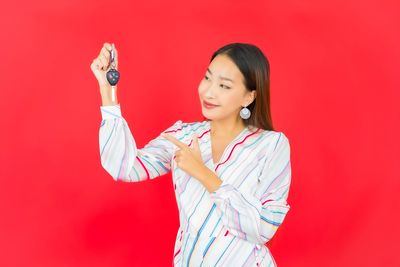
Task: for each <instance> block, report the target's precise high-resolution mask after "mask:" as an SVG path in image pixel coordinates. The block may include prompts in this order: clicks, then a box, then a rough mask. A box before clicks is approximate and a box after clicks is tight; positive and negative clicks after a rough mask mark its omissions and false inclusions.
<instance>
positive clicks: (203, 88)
mask: <svg viewBox="0 0 400 267" xmlns="http://www.w3.org/2000/svg"><path fill="white" fill-rule="evenodd" d="M204 90H205V86H204V82H203V81H201V82H200V84H199V87H198V89H197V91H198V92H199V95H200V96H201V95H203V93H204Z"/></svg>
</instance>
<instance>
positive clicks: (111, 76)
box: [106, 69, 119, 86]
mask: <svg viewBox="0 0 400 267" xmlns="http://www.w3.org/2000/svg"><path fill="white" fill-rule="evenodd" d="M106 76H107V81H108V82H109V83H110V84H111V85H112V86H114V85H116V84H117V83H118V81H119V71H117V70H116V69H110V70H109V71H107V74H106Z"/></svg>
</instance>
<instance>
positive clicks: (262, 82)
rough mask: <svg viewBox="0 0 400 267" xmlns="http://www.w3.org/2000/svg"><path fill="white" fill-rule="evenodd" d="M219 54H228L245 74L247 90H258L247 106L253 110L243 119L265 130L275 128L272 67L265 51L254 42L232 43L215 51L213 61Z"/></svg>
mask: <svg viewBox="0 0 400 267" xmlns="http://www.w3.org/2000/svg"><path fill="white" fill-rule="evenodd" d="M217 55H226V56H228V57H229V58H230V59H231V60H232V61H233V62H234V63H235V64H236V66H237V67H238V68H239V70H240V72H241V73H242V74H243V76H244V85H245V87H246V90H248V91H250V92H251V91H253V90H256V97H255V99H254V101H253V102H252V103H251V104H250V105H248V106H247V108H248V109H249V110H250V111H251V116H250V118H248V119H243V122H244V123H245V125H246V126H253V127H258V128H261V129H264V130H274V128H273V125H272V117H271V109H270V93H269V86H270V69H269V61H268V59H267V57H266V56H265V55H264V54H263V52H262V51H261V50H260V49H259V48H258V47H257V46H255V45H253V44H247V43H231V44H227V45H225V46H223V47H221V48H219V49H218V50H217V51H215V52H214V53H213V55H212V56H211V60H210V63H211V61H213V59H214V58H215V57H216V56H217Z"/></svg>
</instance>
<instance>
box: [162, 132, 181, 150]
mask: <svg viewBox="0 0 400 267" xmlns="http://www.w3.org/2000/svg"><path fill="white" fill-rule="evenodd" d="M161 136H162V137H165V139H167V140H169V141H171V142H172V143H174V144H175V145H176V146H177V147H179V148H186V147H187V146H186V144H184V143H182V142H181V141H179V140H178V139H176V138H175V137H173V136H172V135H169V134H165V133H162V134H161Z"/></svg>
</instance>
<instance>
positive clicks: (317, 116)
mask: <svg viewBox="0 0 400 267" xmlns="http://www.w3.org/2000/svg"><path fill="white" fill-rule="evenodd" d="M24 2H25V3H21V1H20V2H19V3H17V2H15V1H7V2H4V3H2V13H3V14H2V15H1V16H0V25H1V35H2V38H1V45H0V47H1V50H2V55H1V64H0V73H1V81H2V86H1V89H0V90H1V104H0V114H1V132H0V135H1V136H0V142H1V143H0V148H1V151H0V164H1V165H0V166H1V167H0V177H1V180H0V181H1V184H0V214H1V217H0V266H98V267H102V266H170V264H171V262H172V253H173V245H174V241H175V232H176V230H177V228H178V211H177V207H176V203H175V198H174V192H173V188H172V182H171V176H170V175H166V176H163V177H159V178H158V179H155V180H153V181H147V182H143V183H136V184H135V183H124V182H114V181H113V179H112V178H111V177H110V176H109V175H108V174H107V173H106V171H105V170H104V169H103V168H102V166H101V164H100V158H99V156H100V154H99V144H98V130H99V126H100V121H101V115H100V104H101V99H100V95H99V91H98V88H97V83H96V80H95V78H94V76H93V75H92V73H91V70H90V64H91V62H92V60H93V59H94V58H95V57H96V56H97V55H98V52H99V50H100V48H101V46H102V44H103V42H114V43H115V44H116V47H117V49H118V50H119V70H120V72H121V80H120V82H119V100H120V103H121V107H122V112H123V115H124V117H125V118H126V120H127V121H128V123H129V126H130V127H131V131H132V133H133V134H134V136H135V138H136V140H137V143H138V145H139V146H140V147H142V146H143V145H144V144H145V143H146V142H148V141H149V140H150V139H151V138H153V137H155V136H156V135H157V134H159V133H160V131H162V130H164V129H165V128H166V127H168V126H170V125H172V123H173V122H174V121H176V120H177V119H182V120H184V121H195V120H200V119H201V108H200V105H199V101H198V95H197V86H198V84H199V82H200V79H202V77H203V75H204V73H205V69H206V67H207V65H208V61H209V58H210V56H211V54H212V52H213V51H214V50H216V49H217V48H219V47H220V46H222V45H224V44H227V43H229V42H250V43H254V44H256V45H258V46H259V47H260V48H261V49H262V50H263V51H264V52H265V54H266V55H267V57H268V58H269V60H270V64H271V97H272V114H273V119H274V124H275V127H276V129H277V130H279V131H283V132H285V134H286V135H287V136H288V138H289V140H290V142H291V153H292V186H291V191H290V194H289V199H288V201H289V203H290V205H291V210H290V211H289V213H288V215H287V217H286V219H285V222H284V223H283V225H282V227H281V228H280V229H279V230H278V232H277V234H276V236H275V237H274V239H273V241H272V242H271V244H270V249H271V251H272V253H273V256H274V257H275V260H276V261H277V263H278V265H279V266H280V267H283V266H296V267H302V266H307V267H309V266H400V260H398V259H396V258H398V257H397V255H396V253H397V252H398V248H399V245H398V240H399V238H400V231H399V228H398V219H399V215H398V211H399V210H400V207H399V206H400V205H399V200H398V197H399V192H400V171H399V163H398V157H395V156H396V155H398V153H399V152H398V151H399V149H400V145H399V141H398V139H399V136H400V134H399V119H400V112H399V104H398V103H399V99H400V90H399V89H400V86H399V85H400V82H399V78H398V74H399V69H400V68H399V67H400V64H399V61H400V50H399V45H400V40H399V39H400V38H399V37H400V34H399V32H400V31H399V30H400V16H399V14H400V12H399V11H400V9H399V7H400V4H399V2H398V1H378V0H374V1H345V0H340V1H250V2H249V1H244V2H243V1H201V2H199V1H193V2H192V1H172V2H171V1H140V2H132V1H103V0H102V1H98V0H96V1H94V0H93V1H86V2H83V1H71V0H68V1H67V0H63V1H24ZM195 2H196V4H195ZM235 2H236V3H235Z"/></svg>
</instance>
